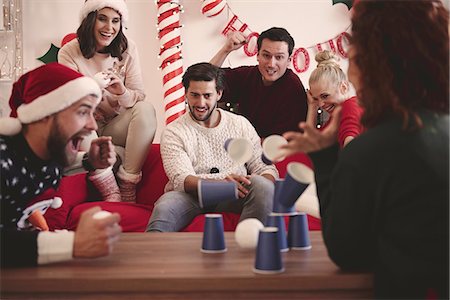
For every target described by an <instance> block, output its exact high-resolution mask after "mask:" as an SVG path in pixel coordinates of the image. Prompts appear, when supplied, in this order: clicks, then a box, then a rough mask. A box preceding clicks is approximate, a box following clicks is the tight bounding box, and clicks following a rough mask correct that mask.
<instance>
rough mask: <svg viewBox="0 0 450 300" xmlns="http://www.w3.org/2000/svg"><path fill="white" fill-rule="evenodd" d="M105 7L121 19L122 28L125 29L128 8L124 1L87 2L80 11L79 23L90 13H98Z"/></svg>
mask: <svg viewBox="0 0 450 300" xmlns="http://www.w3.org/2000/svg"><path fill="white" fill-rule="evenodd" d="M105 7H110V8H112V9H114V10H115V11H117V12H118V13H119V14H120V16H121V17H122V26H123V27H125V28H126V25H127V23H128V8H127V4H126V3H125V1H124V0H87V1H86V2H84V4H83V8H82V9H81V12H80V21H81V22H82V21H83V20H84V19H85V18H86V17H87V15H88V14H89V13H90V12H92V11H98V10H101V9H103V8H105Z"/></svg>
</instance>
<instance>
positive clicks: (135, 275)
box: [1, 232, 372, 300]
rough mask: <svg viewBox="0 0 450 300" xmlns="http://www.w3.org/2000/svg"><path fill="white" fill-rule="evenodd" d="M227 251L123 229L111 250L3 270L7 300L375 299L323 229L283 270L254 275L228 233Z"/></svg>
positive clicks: (366, 280) (364, 277) (189, 237)
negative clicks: (333, 252)
mask: <svg viewBox="0 0 450 300" xmlns="http://www.w3.org/2000/svg"><path fill="white" fill-rule="evenodd" d="M225 236H226V243H227V247H228V251H227V252H226V253H222V254H204V253H201V252H200V245H201V240H202V233H185V232H184V233H152V234H151V233H124V234H123V235H122V237H121V240H120V242H119V243H118V244H117V246H116V248H115V249H114V252H113V254H112V255H110V256H108V257H104V258H100V259H94V260H76V261H71V262H65V263H59V264H53V265H46V266H40V267H37V268H24V269H6V270H2V271H1V299H14V298H18V299H27V298H33V299H51V298H54V299H117V298H124V299H196V300H209V299H233V300H234V299H258V300H262V299H274V300H275V299H300V298H304V299H317V298H325V299H331V298H332V299H339V298H341V299H349V298H358V299H362V298H371V297H372V276H371V275H370V274H366V273H348V272H342V271H340V270H339V269H338V268H337V267H336V266H335V265H334V264H333V263H332V262H331V261H330V259H329V258H328V256H327V251H326V249H325V246H324V245H323V241H322V237H321V232H311V243H312V249H311V250H306V251H301V250H296V251H293V250H290V251H289V252H286V253H283V254H282V257H283V261H284V266H285V269H286V270H285V272H284V273H281V274H276V275H260V274H255V273H254V272H253V271H252V269H253V264H254V259H255V250H254V249H253V250H252V249H243V248H240V247H239V246H238V245H237V244H236V242H235V240H234V233H233V232H227V233H226V234H225Z"/></svg>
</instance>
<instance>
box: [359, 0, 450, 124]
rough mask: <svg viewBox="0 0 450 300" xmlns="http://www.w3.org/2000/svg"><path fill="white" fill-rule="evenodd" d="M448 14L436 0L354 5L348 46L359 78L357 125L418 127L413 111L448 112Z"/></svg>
mask: <svg viewBox="0 0 450 300" xmlns="http://www.w3.org/2000/svg"><path fill="white" fill-rule="evenodd" d="M448 19H449V15H448V11H447V10H446V9H445V8H444V6H443V4H442V2H441V1H425V0H424V1H392V0H389V1H388V0H386V1H385V0H366V1H359V2H358V3H357V4H356V5H355V6H354V12H353V17H352V38H351V47H352V48H353V50H354V53H355V55H354V56H353V57H352V58H351V62H350V63H354V64H355V65H356V66H357V68H358V69H359V72H360V74H361V76H360V78H359V86H360V87H359V89H358V96H359V101H360V103H361V104H362V106H363V107H364V109H365V113H364V115H363V117H362V123H363V124H364V125H365V126H367V127H372V126H375V125H376V124H377V123H379V122H380V121H381V120H382V119H383V118H385V117H386V116H392V115H398V116H401V117H402V118H403V121H404V124H405V127H408V126H407V125H406V124H411V123H410V121H411V120H414V122H413V124H414V125H413V127H420V126H421V120H420V118H419V117H418V115H417V112H419V111H421V110H424V109H425V110H430V111H434V112H439V113H445V114H448V112H449V99H448V97H449V32H448V30H449V29H448Z"/></svg>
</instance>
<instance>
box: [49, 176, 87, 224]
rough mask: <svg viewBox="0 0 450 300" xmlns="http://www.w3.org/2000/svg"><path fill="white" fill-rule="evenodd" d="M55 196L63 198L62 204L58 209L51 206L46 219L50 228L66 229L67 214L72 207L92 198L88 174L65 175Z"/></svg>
mask: <svg viewBox="0 0 450 300" xmlns="http://www.w3.org/2000/svg"><path fill="white" fill-rule="evenodd" d="M54 196H56V197H60V198H61V199H62V201H63V203H62V206H61V207H59V208H57V209H53V208H49V209H48V210H47V212H46V213H45V219H46V220H47V224H48V227H49V228H50V230H55V229H65V228H67V227H66V221H67V216H68V215H69V213H70V212H71V211H72V209H73V208H74V207H75V206H77V205H79V204H82V203H84V202H86V201H89V200H90V197H89V196H90V194H89V191H88V187H87V184H86V174H77V175H72V176H67V177H63V178H62V180H61V184H60V185H59V187H58V189H57V190H56V192H54Z"/></svg>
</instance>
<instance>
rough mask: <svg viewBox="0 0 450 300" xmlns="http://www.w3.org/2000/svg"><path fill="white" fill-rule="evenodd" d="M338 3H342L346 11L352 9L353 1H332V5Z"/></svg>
mask: <svg viewBox="0 0 450 300" xmlns="http://www.w3.org/2000/svg"><path fill="white" fill-rule="evenodd" d="M338 3H343V4H345V5H347V8H348V10H350V8H352V6H353V0H333V5H335V4H338Z"/></svg>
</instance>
